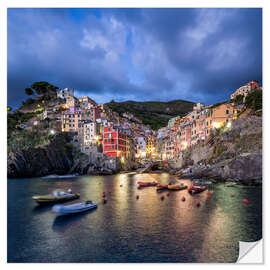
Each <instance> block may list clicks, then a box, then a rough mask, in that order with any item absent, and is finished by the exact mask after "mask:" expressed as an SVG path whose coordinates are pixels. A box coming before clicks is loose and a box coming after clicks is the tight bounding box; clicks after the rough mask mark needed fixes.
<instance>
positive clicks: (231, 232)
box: [8, 173, 262, 263]
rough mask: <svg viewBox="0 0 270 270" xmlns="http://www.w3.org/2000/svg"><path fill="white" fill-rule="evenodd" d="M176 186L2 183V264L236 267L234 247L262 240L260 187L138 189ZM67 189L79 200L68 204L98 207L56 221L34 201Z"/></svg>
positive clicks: (130, 178) (113, 179) (119, 181)
mask: <svg viewBox="0 0 270 270" xmlns="http://www.w3.org/2000/svg"><path fill="white" fill-rule="evenodd" d="M174 179H175V178H174V176H170V175H169V174H166V173H162V174H118V175H113V176H79V177H73V178H66V179H65V178H61V179H57V178H29V179H8V262H46V263H48V262H63V263H64V262H65V263H68V262H70V263H71V262H84V263H87V262H89V263H91V262H227V263H228V262H235V261H236V260H237V258H238V251H239V244H238V242H239V241H245V242H251V241H257V240H259V239H261V238H262V188H261V187H245V186H241V185H236V186H233V185H228V184H225V183H218V184H210V185H209V186H208V190H210V191H211V194H209V193H208V192H207V191H204V192H202V193H200V194H196V195H193V196H191V195H190V194H188V192H187V190H181V191H174V192H170V194H168V191H165V192H162V193H157V191H156V188H155V187H146V188H141V189H138V188H137V182H138V181H154V180H155V181H157V182H159V183H164V184H165V183H168V181H170V180H174ZM179 183H185V184H187V185H189V186H190V185H191V181H190V180H182V179H180V180H179ZM68 188H71V189H72V190H73V192H79V193H80V195H81V197H80V199H78V200H74V201H70V202H66V203H65V204H66V205H68V204H72V203H75V202H79V201H86V200H92V201H93V202H97V203H98V208H97V209H95V210H91V211H89V212H85V213H80V214H77V215H73V216H60V217H57V216H56V214H55V213H53V212H52V211H51V207H52V206H38V205H37V204H36V203H35V202H34V201H33V200H32V196H34V195H45V194H48V193H51V192H52V191H53V190H55V189H64V190H67V189H68ZM103 192H105V194H106V198H107V203H106V204H103V202H102V199H103V198H102V193H103ZM137 195H138V196H139V198H136V196H137ZM162 195H164V200H161V196H162ZM168 195H169V196H168ZM183 197H185V201H182V198H183ZM243 199H247V200H248V203H246V204H245V203H243V202H242V200H243ZM197 202H200V206H199V207H198V206H197V205H196V204H197Z"/></svg>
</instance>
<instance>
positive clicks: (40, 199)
mask: <svg viewBox="0 0 270 270" xmlns="http://www.w3.org/2000/svg"><path fill="white" fill-rule="evenodd" d="M78 198H80V194H79V193H76V194H71V195H70V196H52V195H45V196H34V197H33V198H32V199H33V200H34V201H35V202H36V203H38V204H40V205H44V204H55V203H59V202H66V201H71V200H75V199H78Z"/></svg>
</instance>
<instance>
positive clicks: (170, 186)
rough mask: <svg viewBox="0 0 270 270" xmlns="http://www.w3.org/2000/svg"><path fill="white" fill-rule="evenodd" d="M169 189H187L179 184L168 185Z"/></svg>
mask: <svg viewBox="0 0 270 270" xmlns="http://www.w3.org/2000/svg"><path fill="white" fill-rule="evenodd" d="M168 189H169V190H183V189H187V186H186V185H183V186H180V185H168Z"/></svg>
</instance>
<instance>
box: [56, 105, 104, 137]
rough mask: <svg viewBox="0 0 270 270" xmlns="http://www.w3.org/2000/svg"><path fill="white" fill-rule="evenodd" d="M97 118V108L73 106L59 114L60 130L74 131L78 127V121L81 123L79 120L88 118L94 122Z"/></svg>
mask: <svg viewBox="0 0 270 270" xmlns="http://www.w3.org/2000/svg"><path fill="white" fill-rule="evenodd" d="M97 118H99V109H98V108H92V109H89V110H81V109H79V108H75V109H74V108H73V109H71V110H68V111H64V112H63V113H62V115H61V123H62V131H63V132H64V131H65V132H76V131H78V129H79V123H81V121H87V120H90V121H92V122H95V121H96V119H97Z"/></svg>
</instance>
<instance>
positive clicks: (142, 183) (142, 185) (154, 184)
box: [137, 181, 158, 187]
mask: <svg viewBox="0 0 270 270" xmlns="http://www.w3.org/2000/svg"><path fill="white" fill-rule="evenodd" d="M137 184H138V185H139V187H153V186H156V185H157V184H158V183H157V182H155V181H153V182H138V183H137Z"/></svg>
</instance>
